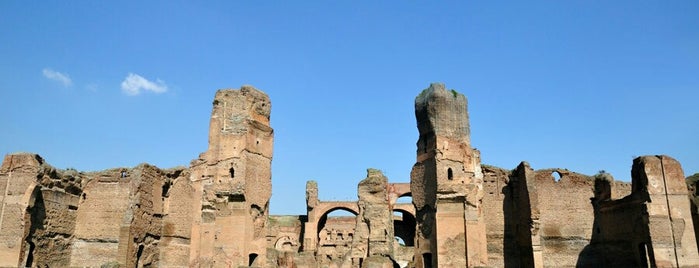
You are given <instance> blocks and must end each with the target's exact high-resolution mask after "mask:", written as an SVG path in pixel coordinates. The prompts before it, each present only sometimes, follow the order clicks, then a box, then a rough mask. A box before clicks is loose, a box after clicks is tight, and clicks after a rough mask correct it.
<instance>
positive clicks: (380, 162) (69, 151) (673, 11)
mask: <svg viewBox="0 0 699 268" xmlns="http://www.w3.org/2000/svg"><path fill="white" fill-rule="evenodd" d="M484 2H485V3H484ZM523 2H524V1H523ZM523 2H520V3H511V2H507V3H505V2H497V1H487V2H486V1H483V2H472V1H453V2H449V1H447V2H442V3H439V4H434V3H432V2H427V1H318V2H312V1H285V2H277V1H269V2H263V3H261V2H259V1H254V2H242V1H221V2H213V1H207V2H201V1H199V2H181V1H163V2H156V1H145V2H143V1H139V2H123V1H43V2H25V1H0V38H1V40H2V42H0V59H1V60H0V77H1V79H0V114H2V116H1V117H0V126H2V131H0V153H2V154H6V153H10V152H17V151H28V152H36V153H39V154H41V155H42V156H43V157H44V158H45V159H46V160H47V161H48V162H49V163H51V164H52V165H54V166H57V167H60V168H67V167H73V168H77V169H79V170H101V169H106V168H111V167H121V166H135V165H137V164H138V163H141V162H148V163H151V164H154V165H157V166H159V167H162V168H167V167H173V166H177V165H188V164H189V161H191V160H192V159H194V158H196V157H197V156H198V154H199V153H201V152H203V151H205V150H206V147H207V131H208V123H209V115H210V112H211V101H212V99H213V95H214V92H215V91H216V90H217V89H220V88H238V87H240V86H241V85H243V84H251V85H254V86H255V87H257V88H259V89H261V90H263V91H265V92H266V93H267V94H269V95H270V97H271V98H272V107H273V108H272V127H273V128H274V129H275V149H274V160H273V167H272V176H273V187H274V188H273V197H272V200H271V202H272V203H271V212H272V213H274V214H303V213H305V201H304V200H305V197H304V191H305V189H304V188H305V181H306V180H309V179H314V180H317V181H318V183H319V187H320V197H321V199H356V185H357V183H358V182H359V181H360V180H361V179H363V178H364V177H365V175H366V168H369V167H373V168H378V169H381V170H383V171H384V172H385V174H386V175H387V176H388V177H389V179H390V180H392V181H396V182H407V181H409V173H410V168H411V167H412V165H413V163H414V162H415V150H416V148H415V142H416V141H417V138H418V133H417V129H416V123H415V118H414V112H413V101H414V98H415V96H416V95H417V94H418V93H419V92H420V91H421V90H422V89H424V88H426V87H428V86H429V83H431V82H443V83H445V84H446V86H447V87H448V88H453V89H456V90H457V91H459V92H462V93H464V94H465V95H466V96H467V97H468V99H469V111H470V116H471V133H472V137H471V140H472V144H473V146H474V147H476V148H478V149H480V150H481V154H482V159H483V162H484V163H487V164H491V165H496V166H500V167H504V168H508V169H510V168H514V167H515V166H516V165H517V164H518V163H519V162H520V161H523V160H526V161H528V162H529V163H530V164H531V165H532V167H534V168H536V169H539V168H550V167H562V168H568V169H570V170H573V171H577V172H581V173H585V174H594V173H596V172H597V171H599V170H606V171H608V172H610V173H612V174H613V175H614V177H615V178H616V179H618V180H626V181H628V180H630V175H629V174H630V166H631V160H632V159H633V157H635V156H640V155H646V154H667V155H670V156H673V157H675V158H676V159H678V160H679V161H680V162H681V163H682V164H683V167H684V170H685V174H686V175H691V174H693V173H696V172H699V142H697V138H698V137H699V123H698V122H699V109H697V104H698V103H699V16H697V14H699V2H697V1H662V2H661V1H657V2H655V1H654V2H651V1H613V3H612V2H610V1H543V2H536V3H529V2H526V3H523Z"/></svg>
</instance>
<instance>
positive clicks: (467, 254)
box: [410, 83, 488, 267]
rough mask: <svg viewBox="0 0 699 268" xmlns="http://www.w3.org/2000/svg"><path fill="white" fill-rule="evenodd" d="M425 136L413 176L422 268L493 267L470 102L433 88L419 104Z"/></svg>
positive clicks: (418, 264)
mask: <svg viewBox="0 0 699 268" xmlns="http://www.w3.org/2000/svg"><path fill="white" fill-rule="evenodd" d="M415 117H416V119H417V126H418V130H419V133H420V138H419V140H418V142H417V163H415V165H414V166H413V170H412V172H411V175H410V184H411V185H410V186H411V192H412V195H413V203H414V204H415V207H416V209H417V223H418V231H417V232H418V234H417V239H416V240H417V243H416V252H415V260H416V261H415V263H416V267H475V266H482V265H485V264H486V263H487V260H488V257H487V248H486V244H487V243H486V232H485V223H484V221H483V218H482V213H481V199H482V197H483V174H482V172H481V166H480V153H479V152H478V150H475V149H472V148H471V142H470V129H469V119H468V111H467V100H466V97H465V96H464V95H462V94H460V93H458V92H456V91H454V90H446V89H445V88H444V84H437V83H435V84H431V85H430V87H429V88H427V89H425V90H423V91H422V93H420V95H418V96H417V98H415Z"/></svg>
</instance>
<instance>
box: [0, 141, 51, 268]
mask: <svg viewBox="0 0 699 268" xmlns="http://www.w3.org/2000/svg"><path fill="white" fill-rule="evenodd" d="M42 163H43V159H41V157H39V156H38V155H34V154H9V155H6V156H5V159H4V160H3V162H2V166H0V194H2V196H0V267H18V266H24V265H23V263H24V262H25V259H26V256H25V251H27V248H28V246H27V245H26V243H25V242H24V241H23V240H24V236H25V235H26V232H27V231H28V228H25V225H26V223H25V218H26V217H27V215H26V214H27V208H28V207H30V206H31V205H32V204H31V203H32V193H33V192H34V187H36V183H35V180H36V176H37V174H39V169H40V167H41V164H42ZM27 227H28V226H27ZM25 229H27V230H25Z"/></svg>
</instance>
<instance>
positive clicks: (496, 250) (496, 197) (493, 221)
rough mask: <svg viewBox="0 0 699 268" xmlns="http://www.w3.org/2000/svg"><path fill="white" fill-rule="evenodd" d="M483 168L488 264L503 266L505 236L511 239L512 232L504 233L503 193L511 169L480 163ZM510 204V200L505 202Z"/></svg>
mask: <svg viewBox="0 0 699 268" xmlns="http://www.w3.org/2000/svg"><path fill="white" fill-rule="evenodd" d="M481 167H482V170H483V193H484V195H483V218H484V220H485V226H486V239H487V241H488V242H487V243H488V265H490V266H492V267H504V266H505V240H506V238H505V236H508V235H509V236H508V238H507V240H508V241H511V240H512V234H507V233H505V211H512V209H511V208H509V209H505V207H504V206H505V204H506V203H505V194H506V191H507V184H508V183H509V177H510V175H511V170H506V169H502V168H498V167H494V166H489V165H482V166H481ZM507 205H509V206H511V205H512V203H511V202H510V203H509V204H507Z"/></svg>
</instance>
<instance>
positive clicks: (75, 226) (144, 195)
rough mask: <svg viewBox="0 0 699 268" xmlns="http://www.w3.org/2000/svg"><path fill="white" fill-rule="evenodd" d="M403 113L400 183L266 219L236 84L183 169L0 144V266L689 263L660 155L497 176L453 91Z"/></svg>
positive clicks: (256, 132)
mask: <svg viewBox="0 0 699 268" xmlns="http://www.w3.org/2000/svg"><path fill="white" fill-rule="evenodd" d="M415 109H416V110H415V115H416V119H417V123H418V131H419V133H420V136H419V139H418V142H417V148H418V150H417V157H416V159H417V161H416V163H415V165H414V166H413V169H412V171H411V174H410V177H411V182H410V183H409V184H408V183H389V182H388V179H387V178H386V177H385V176H384V175H383V174H381V172H380V171H378V170H374V169H370V170H368V172H367V177H366V178H365V179H364V180H362V181H361V182H360V183H359V184H358V200H354V201H332V200H331V201H328V200H320V199H319V198H318V192H319V189H318V185H317V183H316V182H314V181H309V182H308V183H307V184H306V205H307V213H306V215H290V216H276V215H269V211H268V208H269V198H270V196H271V189H272V188H271V160H272V151H273V150H272V144H273V130H272V128H271V127H270V125H269V119H270V111H271V106H270V100H269V98H268V97H267V95H266V94H264V93H263V92H261V91H259V90H257V89H255V88H253V87H251V86H243V87H242V88H241V89H239V90H220V91H218V92H217V93H216V96H215V98H214V102H213V109H212V114H211V122H210V129H209V146H208V149H207V150H206V152H204V153H202V154H201V155H200V156H199V157H198V158H197V159H195V160H193V161H192V162H191V163H190V166H189V167H178V168H172V169H160V168H157V167H154V166H151V165H148V164H141V165H138V166H136V167H133V168H114V169H108V170H104V171H98V172H79V171H77V170H74V169H67V170H61V169H57V168H54V167H52V166H50V165H48V164H47V163H46V162H45V161H44V159H42V158H41V157H40V156H38V155H36V154H30V153H15V154H8V155H6V156H5V158H4V160H3V162H2V164H1V165H0V193H2V195H0V204H1V207H0V267H25V266H28V267H71V266H73V267H289V268H291V267H297V268H298V267H309V268H311V267H312V268H319V267H352V268H360V267H411V268H412V267H483V266H490V267H573V266H576V267H648V266H650V267H697V266H699V253H698V252H697V247H698V246H697V234H698V233H697V232H696V230H697V228H698V227H699V223H697V222H699V221H698V220H697V218H699V216H698V215H699V210H697V203H699V201H698V200H699V197H697V195H698V194H697V189H698V188H699V186H697V182H698V181H699V175H697V174H695V175H693V176H690V177H688V178H687V179H686V180H685V179H684V178H683V176H684V175H683V173H682V168H681V167H680V164H679V163H678V162H677V161H676V160H674V159H672V158H670V157H668V156H643V157H639V158H637V159H634V163H633V168H632V177H633V182H632V183H626V182H619V181H614V178H613V177H612V176H611V175H610V174H606V173H604V172H601V173H599V174H597V175H595V176H587V175H583V174H579V173H575V172H572V171H568V170H567V169H560V168H554V169H541V170H534V169H532V168H531V167H530V165H529V164H528V163H526V162H522V163H521V164H520V165H519V166H518V167H516V168H515V169H514V170H506V169H502V168H498V167H493V166H488V165H481V163H480V152H479V151H478V150H475V149H473V148H471V146H470V137H469V132H470V129H469V123H468V112H467V103H466V97H465V96H463V95H461V94H459V93H458V92H456V91H453V90H446V88H445V87H444V85H442V84H432V85H430V87H429V88H428V89H426V90H424V91H423V92H422V93H421V94H420V95H419V96H418V97H417V98H416V100H415ZM688 189H689V190H688ZM405 196H411V197H412V200H411V202H410V201H409V202H403V203H401V202H399V199H400V197H405ZM690 201H691V202H690ZM337 210H343V211H346V212H348V213H350V214H351V215H347V216H332V215H331V213H332V212H334V211H337Z"/></svg>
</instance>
